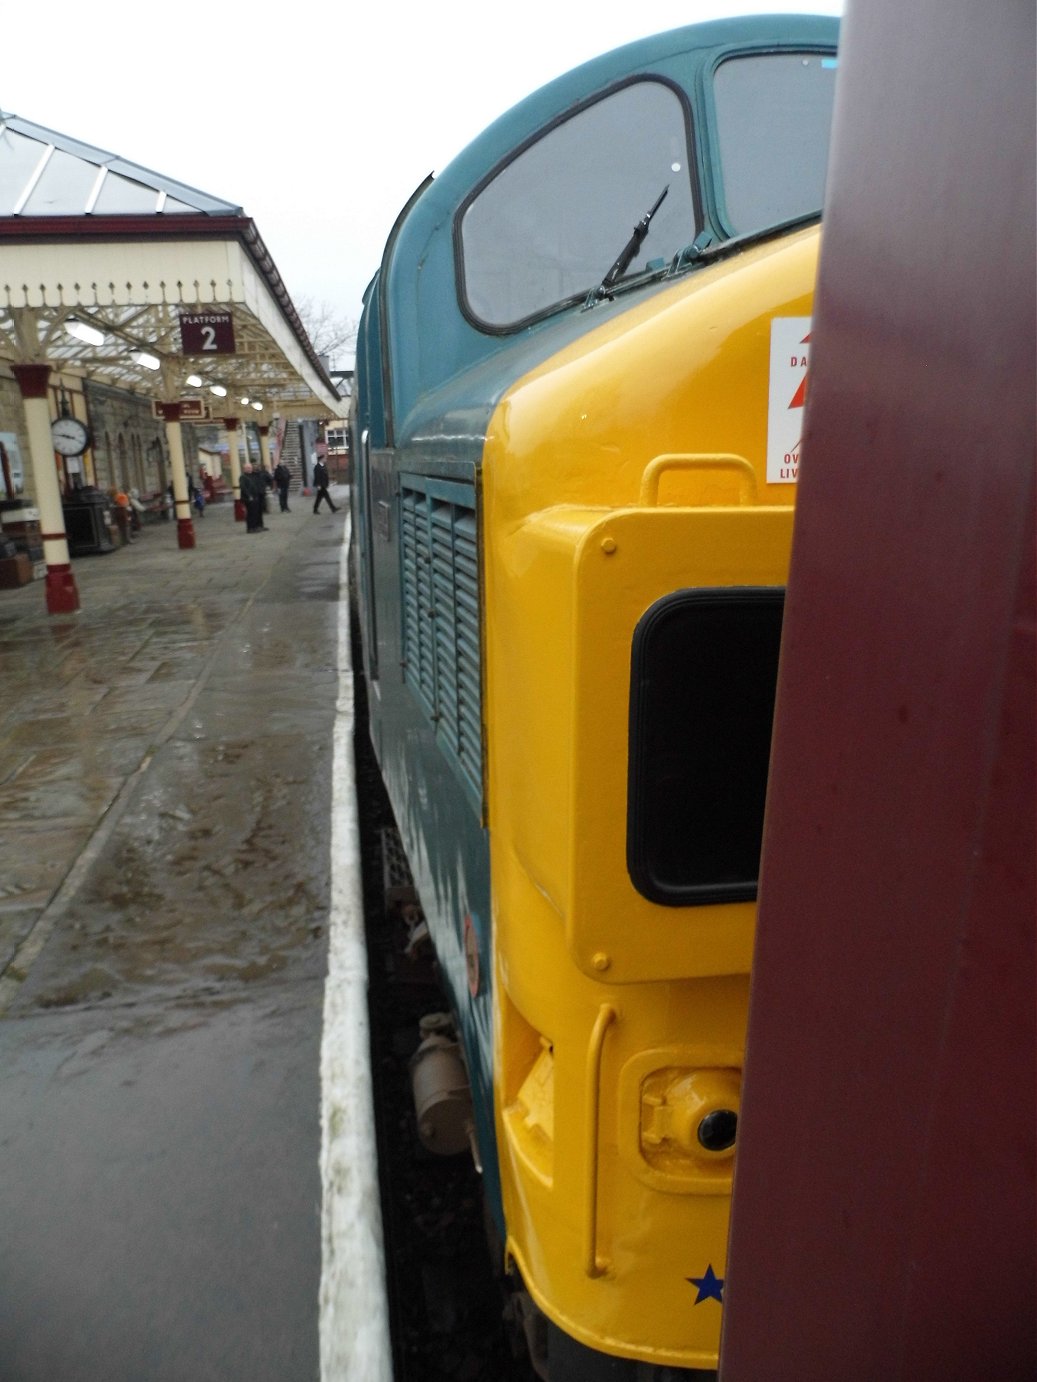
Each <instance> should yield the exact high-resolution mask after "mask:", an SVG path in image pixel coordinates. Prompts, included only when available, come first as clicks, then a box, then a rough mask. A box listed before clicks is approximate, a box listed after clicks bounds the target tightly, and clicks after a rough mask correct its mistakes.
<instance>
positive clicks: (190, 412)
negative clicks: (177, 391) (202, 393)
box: [151, 397, 209, 422]
mask: <svg viewBox="0 0 1037 1382" xmlns="http://www.w3.org/2000/svg"><path fill="white" fill-rule="evenodd" d="M178 401H179V404H180V421H181V422H198V421H204V419H205V418H207V417H208V416H209V405H208V404H207V403H206V402H205V400H204V399H203V398H193V397H192V398H181V399H179V400H178ZM151 411H152V413H153V414H154V416H155V417H157V418H158V420H159V421H160V422H162V421H163V420H164V419H165V416H166V415H165V413H164V412H163V411H162V402H161V400H160V399H157V398H153V399H152V400H151Z"/></svg>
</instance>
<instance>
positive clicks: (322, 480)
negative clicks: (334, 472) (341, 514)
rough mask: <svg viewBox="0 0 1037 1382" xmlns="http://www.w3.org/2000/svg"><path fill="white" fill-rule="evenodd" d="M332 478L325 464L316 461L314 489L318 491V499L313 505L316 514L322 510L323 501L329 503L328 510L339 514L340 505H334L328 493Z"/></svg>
mask: <svg viewBox="0 0 1037 1382" xmlns="http://www.w3.org/2000/svg"><path fill="white" fill-rule="evenodd" d="M330 478H331V477H330V476H329V475H328V467H327V466H326V465H325V464H324V462H323V461H321V460H318V461H316V462H315V463H314V466H313V488H314V489H315V490H316V491H317V498H316V501H315V502H314V505H313V512H314V513H316V512H317V510H318V509H319V508H320V501H321V500H322V499H326V500H327V501H328V508H330V510H331V512H332V513H338V505H337V504H333V503H332V501H331V495H330V494H329V493H328V481H329V479H330Z"/></svg>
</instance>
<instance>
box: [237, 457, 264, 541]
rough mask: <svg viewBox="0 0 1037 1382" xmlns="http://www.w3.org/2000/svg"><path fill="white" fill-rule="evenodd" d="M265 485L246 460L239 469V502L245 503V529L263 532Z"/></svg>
mask: <svg viewBox="0 0 1037 1382" xmlns="http://www.w3.org/2000/svg"><path fill="white" fill-rule="evenodd" d="M265 494H266V485H265V484H264V483H263V476H262V474H261V473H260V472H259V471H256V470H253V469H252V463H251V461H246V462H245V464H244V466H243V467H242V470H241V502H242V503H243V504H244V505H245V531H246V532H249V533H265V532H266V524H265V523H264V522H263V496H264V495H265Z"/></svg>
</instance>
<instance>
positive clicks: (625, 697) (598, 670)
mask: <svg viewBox="0 0 1037 1382" xmlns="http://www.w3.org/2000/svg"><path fill="white" fill-rule="evenodd" d="M654 493H655V490H654V488H653V489H652V490H651V492H650V497H654ZM792 516H793V515H792V510H791V509H790V508H772V507H766V508H762V507H755V506H751V505H745V506H739V507H723V508H715V507H710V508H656V507H640V508H636V509H624V510H619V511H616V512H614V513H612V514H610V515H608V516H607V517H603V518H601V519H600V520H598V521H597V522H596V523H595V524H594V525H592V526H591V527H590V528H589V529H588V530H587V531H586V532H585V534H584V536H583V538H582V540H581V542H580V544H579V547H578V550H577V552H576V554H575V578H576V579H575V585H576V594H575V611H574V629H575V706H576V710H577V713H576V714H575V716H574V739H575V743H574V747H573V802H572V819H573V820H575V821H579V822H580V829H579V830H578V831H574V832H573V835H572V838H571V846H570V847H571V858H570V867H569V869H568V870H567V874H568V879H569V887H570V892H569V905H568V906H567V907H566V940H567V944H568V946H569V949H570V952H571V954H572V955H573V958H574V959H575V960H576V963H577V964H578V965H579V966H580V968H581V969H583V970H584V972H585V973H587V974H588V975H591V976H600V973H601V969H602V957H603V956H604V957H606V958H607V961H608V975H609V979H610V981H611V982H619V983H624V982H634V981H641V980H654V979H666V978H677V977H689V978H690V977H694V976H698V975H707V974H734V973H745V972H747V971H748V968H749V956H750V949H751V942H752V923H753V914H754V907H753V899H754V898H755V882H756V864H757V857H758V850H759V831H760V824H761V817H762V802H763V794H764V791H765V786H766V761H767V752H768V747H769V734H770V720H771V716H772V708H773V684H774V677H775V671H776V661H777V649H778V643H779V640H780V628H781V608H782V596H783V587H784V584H785V580H786V575H787V571H788V559H789V550H790V544H791V535H792Z"/></svg>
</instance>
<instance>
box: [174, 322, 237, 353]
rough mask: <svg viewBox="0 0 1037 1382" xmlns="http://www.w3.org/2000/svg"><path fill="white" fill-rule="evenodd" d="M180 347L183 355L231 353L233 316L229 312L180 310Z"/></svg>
mask: <svg viewBox="0 0 1037 1382" xmlns="http://www.w3.org/2000/svg"><path fill="white" fill-rule="evenodd" d="M180 348H181V350H182V351H183V353H184V354H185V355H233V354H234V352H235V350H236V346H235V345H234V319H233V317H232V316H231V314H230V313H229V312H181V313H180Z"/></svg>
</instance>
